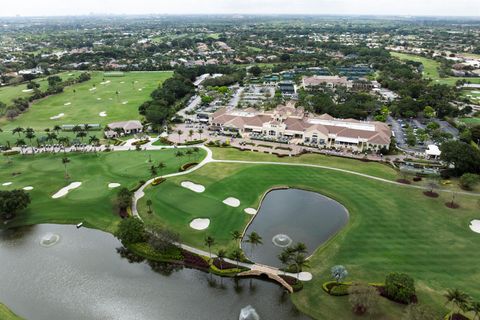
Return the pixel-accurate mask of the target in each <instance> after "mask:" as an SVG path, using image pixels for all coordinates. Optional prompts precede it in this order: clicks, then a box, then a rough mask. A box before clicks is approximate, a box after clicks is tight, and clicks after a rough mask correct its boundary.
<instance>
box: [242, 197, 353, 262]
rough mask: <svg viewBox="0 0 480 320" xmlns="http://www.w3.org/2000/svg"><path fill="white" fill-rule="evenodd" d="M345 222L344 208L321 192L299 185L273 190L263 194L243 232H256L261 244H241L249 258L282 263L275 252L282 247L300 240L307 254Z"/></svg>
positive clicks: (278, 252)
mask: <svg viewBox="0 0 480 320" xmlns="http://www.w3.org/2000/svg"><path fill="white" fill-rule="evenodd" d="M347 222H348V211H347V209H346V208H345V207H344V206H342V205H341V204H340V203H338V202H336V201H335V200H332V199H330V198H327V197H325V196H323V195H321V194H318V193H315V192H310V191H305V190H299V189H281V190H272V191H270V192H268V193H267V194H266V195H265V197H264V199H263V201H262V203H261V205H260V209H259V210H258V213H257V215H256V216H255V218H254V220H253V221H252V223H251V224H250V226H249V227H248V228H247V232H246V234H247V235H248V234H250V233H251V232H254V231H255V232H257V233H258V234H259V235H260V236H261V237H262V239H263V240H262V241H263V244H262V245H258V246H255V247H254V248H253V250H252V248H251V246H250V244H248V243H245V242H242V248H243V250H244V251H245V254H246V255H247V256H248V257H249V258H250V260H252V261H255V262H258V263H261V264H266V265H270V266H275V267H282V265H281V263H280V262H279V260H278V255H279V254H280V253H281V252H282V250H284V248H285V247H288V246H289V245H295V244H296V243H298V242H303V243H304V244H305V245H306V246H307V250H308V254H307V256H309V255H311V254H312V253H313V251H315V249H316V248H318V247H319V246H321V245H322V244H323V243H325V242H326V241H327V240H328V239H330V238H331V237H332V236H333V235H335V234H336V233H337V232H338V231H339V230H341V229H342V228H343V227H344V226H345V225H346V224H347ZM243 240H245V239H243Z"/></svg>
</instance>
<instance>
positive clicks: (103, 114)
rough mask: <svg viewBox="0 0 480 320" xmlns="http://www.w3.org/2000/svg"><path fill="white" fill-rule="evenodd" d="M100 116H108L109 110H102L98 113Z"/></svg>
mask: <svg viewBox="0 0 480 320" xmlns="http://www.w3.org/2000/svg"><path fill="white" fill-rule="evenodd" d="M98 115H99V116H100V117H106V116H107V112H106V111H102V112H100V113H99V114H98Z"/></svg>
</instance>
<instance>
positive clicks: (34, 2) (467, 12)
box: [0, 0, 480, 16]
mask: <svg viewBox="0 0 480 320" xmlns="http://www.w3.org/2000/svg"><path fill="white" fill-rule="evenodd" d="M89 13H95V14H105V13H107V14H150V13H158V14H162V13H170V14H187V13H197V14H201V13H211V14H215V13H267V14H268V13H273V14H277V13H287V14H295V13H298V14H302V13H308V14H361V15H364V14H373V15H428V16H434V15H441V16H480V0H15V1H8V0H2V1H1V2H0V16H15V15H21V16H45V15H81V14H89Z"/></svg>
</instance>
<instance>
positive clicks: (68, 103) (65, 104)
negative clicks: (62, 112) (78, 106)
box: [63, 102, 72, 106]
mask: <svg viewBox="0 0 480 320" xmlns="http://www.w3.org/2000/svg"><path fill="white" fill-rule="evenodd" d="M71 104H72V103H71V102H66V103H64V104H63V105H64V106H69V105H71Z"/></svg>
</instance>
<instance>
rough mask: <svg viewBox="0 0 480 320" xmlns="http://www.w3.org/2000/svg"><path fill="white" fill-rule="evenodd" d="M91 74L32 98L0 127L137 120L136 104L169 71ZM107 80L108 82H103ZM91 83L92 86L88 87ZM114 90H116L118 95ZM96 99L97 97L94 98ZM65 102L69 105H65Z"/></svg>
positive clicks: (43, 126)
mask: <svg viewBox="0 0 480 320" xmlns="http://www.w3.org/2000/svg"><path fill="white" fill-rule="evenodd" d="M91 74H92V79H91V80H89V81H87V82H83V83H79V84H75V85H73V86H69V87H66V88H65V89H64V92H63V93H60V94H57V95H52V96H49V97H47V98H45V99H42V100H39V101H36V102H35V103H33V104H32V106H31V107H30V109H29V110H28V111H27V112H26V113H24V114H22V115H20V116H19V117H17V118H16V119H15V120H13V121H7V120H6V119H3V120H1V122H0V123H1V124H2V126H1V128H2V129H3V130H4V131H11V130H12V129H13V128H15V127H18V126H20V127H24V128H26V127H31V128H33V129H36V130H43V129H45V128H52V127H53V126H54V125H63V124H85V123H89V124H94V123H99V124H102V125H105V124H107V123H110V122H115V121H124V120H133V119H140V115H139V113H138V107H139V106H140V105H141V104H142V103H143V102H145V101H146V100H148V99H149V98H150V94H151V93H152V92H153V91H154V90H155V89H156V88H157V87H158V86H159V85H160V84H161V83H162V82H163V81H165V80H166V79H168V78H169V77H171V75H172V72H128V73H125V74H124V76H122V77H107V76H104V73H103V72H92V73H91ZM108 81H110V82H109V83H106V82H108ZM102 83H104V84H102ZM94 85H95V88H96V89H95V90H91V89H93V88H94ZM140 89H141V91H140ZM73 90H75V91H76V92H75V93H74V92H73ZM116 91H118V92H119V95H118V96H117V95H116ZM0 93H1V92H0ZM98 98H100V99H101V100H97V99H98ZM110 99H111V100H110ZM124 102H128V103H127V104H124ZM66 103H71V104H70V105H68V106H65V104H66ZM102 111H105V112H106V113H107V116H106V117H100V116H99V113H100V112H102ZM60 113H64V114H65V116H64V117H62V118H59V119H57V120H51V119H50V117H52V116H55V115H58V114H60Z"/></svg>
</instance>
